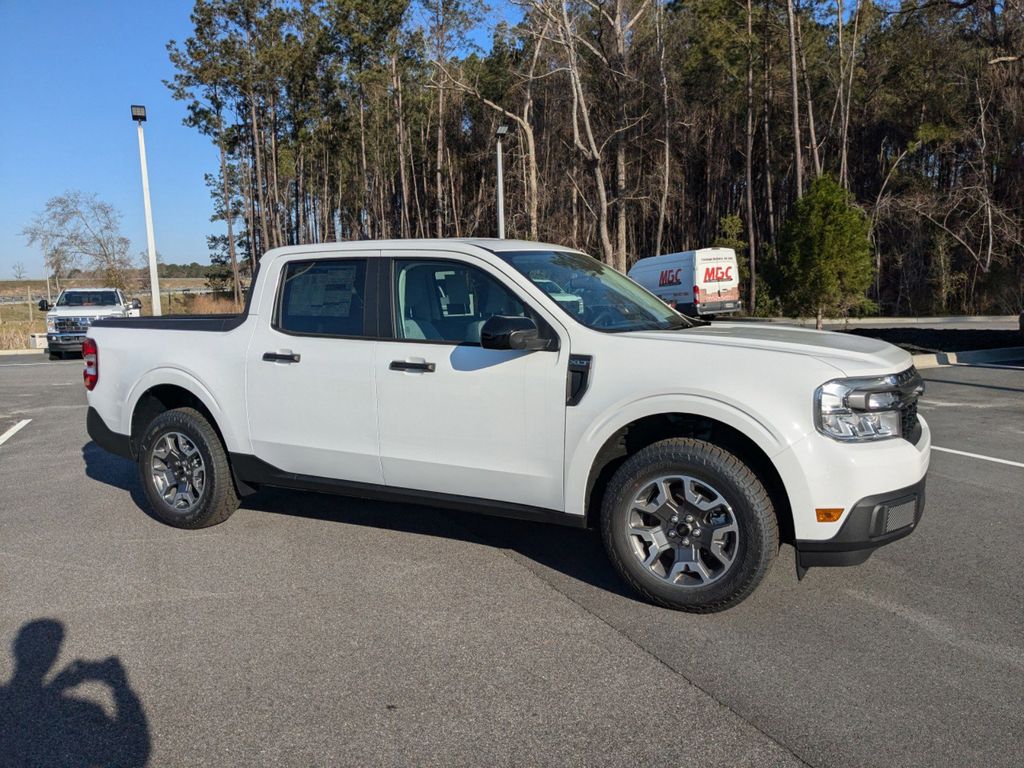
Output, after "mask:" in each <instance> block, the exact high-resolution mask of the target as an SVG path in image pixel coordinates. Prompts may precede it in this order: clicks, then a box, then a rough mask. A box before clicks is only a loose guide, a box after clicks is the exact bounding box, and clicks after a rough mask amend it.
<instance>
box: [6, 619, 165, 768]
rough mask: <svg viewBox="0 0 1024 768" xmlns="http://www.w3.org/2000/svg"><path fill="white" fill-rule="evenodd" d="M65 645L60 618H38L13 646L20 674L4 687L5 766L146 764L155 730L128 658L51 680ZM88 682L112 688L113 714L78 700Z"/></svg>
mask: <svg viewBox="0 0 1024 768" xmlns="http://www.w3.org/2000/svg"><path fill="white" fill-rule="evenodd" d="M63 640H64V625H63V624H61V622H59V621H55V620H53V619H38V620H36V621H30V622H28V623H26V624H24V625H23V626H22V627H21V629H20V630H19V631H18V635H17V637H16V638H15V639H14V643H13V649H12V650H13V655H14V673H13V674H12V675H11V679H10V680H9V681H7V683H6V684H4V685H0V764H3V765H32V766H38V767H39V768H51V767H56V766H77V765H104V766H120V767H122V768H131V767H134V766H143V765H145V764H146V761H147V760H148V758H149V752H150V736H149V726H148V724H147V721H146V714H145V711H144V710H143V707H142V702H141V701H139V697H138V696H137V695H136V694H135V692H134V691H132V689H131V686H130V685H129V684H128V678H127V675H126V674H125V670H124V667H123V666H122V665H121V661H120V659H118V658H117V657H116V656H112V657H110V658H108V659H106V660H105V661H98V662H87V661H73V662H72V663H71V664H69V665H68V666H67V667H65V668H64V669H63V670H61V671H60V672H59V673H58V674H57V675H55V676H54V677H53V679H51V680H50V681H49V682H46V677H47V675H48V674H49V672H50V669H51V668H52V667H53V666H54V664H55V662H56V661H57V658H58V656H59V655H60V648H61V644H62V643H63ZM84 683H99V684H101V685H104V686H106V687H107V688H108V689H109V691H110V694H111V698H112V699H113V703H114V714H113V715H112V716H111V715H108V714H107V712H106V711H105V710H104V708H103V707H102V706H100V705H99V704H97V703H95V702H93V701H89V700H88V699H85V698H82V697H80V696H76V695H74V692H73V690H72V689H74V688H75V687H77V686H79V685H82V684H84Z"/></svg>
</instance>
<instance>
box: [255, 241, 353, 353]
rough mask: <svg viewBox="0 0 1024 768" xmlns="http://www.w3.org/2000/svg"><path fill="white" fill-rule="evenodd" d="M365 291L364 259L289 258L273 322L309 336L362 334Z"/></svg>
mask: <svg viewBox="0 0 1024 768" xmlns="http://www.w3.org/2000/svg"><path fill="white" fill-rule="evenodd" d="M365 295H366V260H365V259H331V260H327V259H320V260H317V261H292V262H289V263H288V264H287V265H286V266H285V269H284V279H283V280H282V283H281V293H280V297H279V299H278V307H277V321H276V323H275V326H276V327H277V328H278V330H281V331H285V332H287V333H298V334H307V335H311V336H362V335H363V310H364V301H363V299H364V297H365Z"/></svg>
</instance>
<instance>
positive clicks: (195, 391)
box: [128, 377, 230, 455]
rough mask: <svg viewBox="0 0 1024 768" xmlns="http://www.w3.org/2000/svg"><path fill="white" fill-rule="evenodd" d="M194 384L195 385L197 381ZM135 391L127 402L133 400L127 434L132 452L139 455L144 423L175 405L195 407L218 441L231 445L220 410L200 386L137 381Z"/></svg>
mask: <svg viewBox="0 0 1024 768" xmlns="http://www.w3.org/2000/svg"><path fill="white" fill-rule="evenodd" d="M147 378H148V377H147ZM196 383H197V384H198V382H196ZM137 391H138V392H139V394H138V395H137V396H134V397H132V398H131V400H130V401H129V402H131V403H132V407H131V409H130V411H129V412H130V413H131V421H130V422H129V424H128V427H129V431H128V434H129V436H130V438H131V450H132V454H133V455H138V449H139V439H140V436H141V433H142V431H143V430H144V429H145V428H146V426H147V425H148V424H149V423H150V422H152V420H153V419H154V418H156V417H157V416H158V415H160V414H161V413H163V412H164V411H169V410H172V409H174V408H195V409H196V410H197V411H199V412H200V413H201V414H203V416H204V417H205V418H206V420H207V421H209V422H210V425H211V426H212V427H213V428H214V430H215V431H216V432H217V435H218V436H219V437H220V439H221V442H222V443H223V444H224V445H225V446H226V447H227V448H228V450H230V444H229V442H228V441H227V440H226V439H225V434H224V431H223V429H222V428H221V421H222V419H220V418H218V417H219V416H220V415H221V413H220V409H219V408H218V407H217V406H216V401H214V400H213V398H212V397H211V396H210V395H209V393H208V392H204V388H203V387H201V386H199V387H192V386H187V385H185V384H183V383H182V382H168V381H164V382H162V383H151V384H150V385H149V386H147V385H146V383H144V382H143V383H140V386H139V387H138V388H137ZM200 393H202V394H200ZM204 394H205V395H206V396H205V397H204V396H203V395H204ZM211 406H212V407H211Z"/></svg>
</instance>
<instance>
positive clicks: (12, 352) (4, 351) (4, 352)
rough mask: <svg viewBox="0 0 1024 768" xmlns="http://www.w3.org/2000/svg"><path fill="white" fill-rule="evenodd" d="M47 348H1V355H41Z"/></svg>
mask: <svg viewBox="0 0 1024 768" xmlns="http://www.w3.org/2000/svg"><path fill="white" fill-rule="evenodd" d="M45 351H46V350H45V349H0V356H2V355H37V354H39V355H41V354H42V353H44V352H45Z"/></svg>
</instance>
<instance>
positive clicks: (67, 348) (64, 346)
mask: <svg viewBox="0 0 1024 768" xmlns="http://www.w3.org/2000/svg"><path fill="white" fill-rule="evenodd" d="M85 333H86V332H85V331H82V332H81V333H47V334H46V346H47V348H48V349H49V350H50V351H51V352H81V351H82V342H83V341H85Z"/></svg>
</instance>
